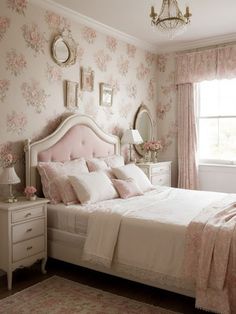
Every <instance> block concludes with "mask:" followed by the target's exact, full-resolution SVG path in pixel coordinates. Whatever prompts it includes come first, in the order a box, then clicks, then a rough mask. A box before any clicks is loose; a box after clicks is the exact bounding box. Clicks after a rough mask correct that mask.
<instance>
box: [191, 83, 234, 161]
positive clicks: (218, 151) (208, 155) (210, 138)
mask: <svg viewBox="0 0 236 314" xmlns="http://www.w3.org/2000/svg"><path fill="white" fill-rule="evenodd" d="M197 88H198V93H197V95H198V115H197V116H198V153H199V159H200V162H208V163H225V164H236V79H231V80H214V81H204V82H201V83H199V84H198V86H197Z"/></svg>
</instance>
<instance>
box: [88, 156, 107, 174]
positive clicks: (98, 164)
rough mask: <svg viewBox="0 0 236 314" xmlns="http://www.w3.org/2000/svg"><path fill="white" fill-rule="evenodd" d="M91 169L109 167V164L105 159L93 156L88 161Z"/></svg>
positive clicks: (96, 169)
mask: <svg viewBox="0 0 236 314" xmlns="http://www.w3.org/2000/svg"><path fill="white" fill-rule="evenodd" d="M86 162H87V166H88V170H89V171H99V170H105V169H108V166H107V164H106V163H105V161H104V160H102V159H99V158H93V159H89V160H87V161H86Z"/></svg>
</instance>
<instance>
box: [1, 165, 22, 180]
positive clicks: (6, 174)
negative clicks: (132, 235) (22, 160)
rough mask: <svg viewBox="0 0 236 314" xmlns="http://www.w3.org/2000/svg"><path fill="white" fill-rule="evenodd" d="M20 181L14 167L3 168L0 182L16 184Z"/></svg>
mask: <svg viewBox="0 0 236 314" xmlns="http://www.w3.org/2000/svg"><path fill="white" fill-rule="evenodd" d="M17 183H20V178H19V177H18V175H17V174H16V172H15V168H14V167H9V168H3V171H2V173H1V174H0V184H17Z"/></svg>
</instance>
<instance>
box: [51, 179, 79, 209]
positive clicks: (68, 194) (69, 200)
mask: <svg viewBox="0 0 236 314" xmlns="http://www.w3.org/2000/svg"><path fill="white" fill-rule="evenodd" d="M55 184H56V187H57V189H58V191H59V193H60V196H61V198H62V202H63V203H64V204H65V205H72V204H76V203H79V200H78V198H77V196H76V194H75V191H74V189H73V187H72V185H71V183H70V180H69V178H68V177H67V176H61V177H58V178H56V180H55Z"/></svg>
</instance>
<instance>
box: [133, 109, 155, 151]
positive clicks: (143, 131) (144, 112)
mask: <svg viewBox="0 0 236 314" xmlns="http://www.w3.org/2000/svg"><path fill="white" fill-rule="evenodd" d="M134 129H137V130H138V131H139V133H140V135H141V136H142V139H143V141H144V142H147V141H151V140H152V138H153V123H152V119H151V115H150V112H149V110H148V108H147V107H146V106H145V105H143V104H142V105H141V106H140V107H139V108H138V111H137V112H136V115H135V118H134ZM134 148H135V150H136V152H137V153H138V154H139V155H140V156H142V157H143V156H144V155H145V152H144V150H143V147H142V145H134Z"/></svg>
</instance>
